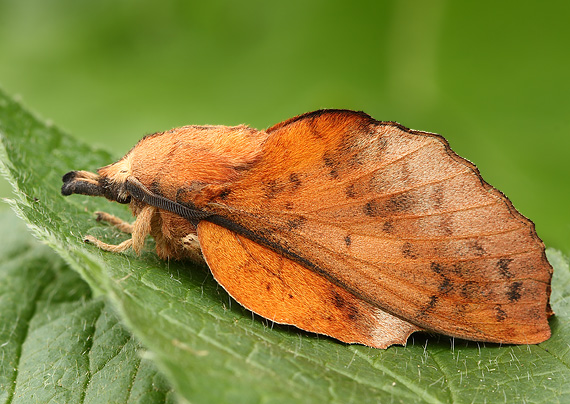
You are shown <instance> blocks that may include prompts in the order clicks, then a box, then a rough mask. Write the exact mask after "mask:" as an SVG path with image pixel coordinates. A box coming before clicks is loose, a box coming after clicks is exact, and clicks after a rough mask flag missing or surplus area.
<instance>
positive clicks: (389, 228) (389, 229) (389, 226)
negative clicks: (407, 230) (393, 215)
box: [382, 220, 394, 233]
mask: <svg viewBox="0 0 570 404" xmlns="http://www.w3.org/2000/svg"><path fill="white" fill-rule="evenodd" d="M392 230H394V224H393V223H392V221H390V220H388V221H386V222H384V224H383V225H382V231H383V232H384V233H392Z"/></svg>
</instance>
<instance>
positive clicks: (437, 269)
mask: <svg viewBox="0 0 570 404" xmlns="http://www.w3.org/2000/svg"><path fill="white" fill-rule="evenodd" d="M430 268H431V270H432V271H433V272H435V273H436V274H440V273H441V271H442V267H441V264H439V263H437V262H432V263H431V264H430Z"/></svg>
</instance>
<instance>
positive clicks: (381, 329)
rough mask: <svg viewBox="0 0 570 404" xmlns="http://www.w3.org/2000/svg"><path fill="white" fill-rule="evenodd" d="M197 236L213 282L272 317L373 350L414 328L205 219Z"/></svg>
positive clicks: (404, 336) (401, 340)
mask: <svg viewBox="0 0 570 404" xmlns="http://www.w3.org/2000/svg"><path fill="white" fill-rule="evenodd" d="M198 235H199V237H200V243H201V244H202V245H203V246H205V247H206V248H204V249H203V253H204V258H205V259H206V262H207V263H208V266H209V267H210V269H211V271H212V274H213V275H214V278H215V279H216V280H217V281H218V283H220V284H221V285H222V286H223V287H224V288H225V289H226V291H227V292H228V293H229V294H230V295H231V296H232V297H233V298H234V299H235V300H236V301H238V302H239V303H240V304H242V305H243V306H245V307H246V308H248V309H249V310H251V311H253V312H254V313H257V314H259V315H261V316H263V317H265V318H267V319H269V320H271V321H274V322H276V323H280V324H292V325H295V326H297V327H299V328H301V329H303V330H306V331H311V332H315V333H319V334H325V335H329V336H331V337H334V338H336V339H339V340H341V341H344V342H348V343H361V344H365V345H368V346H372V347H375V348H386V347H388V346H390V345H393V344H402V345H405V344H406V341H407V339H408V337H409V335H410V334H411V333H412V332H414V331H418V330H419V328H418V327H417V326H415V325H413V324H410V323H408V322H406V321H403V320H401V319H399V318H398V317H395V316H392V315H390V314H388V313H385V312H383V311H382V310H381V309H379V308H378V307H376V306H373V305H371V304H370V303H367V302H365V301H363V300H361V299H358V298H356V297H354V296H353V295H352V294H351V293H349V292H347V291H346V290H344V289H343V288H341V287H339V286H337V285H335V284H333V283H331V282H330V281H328V280H327V279H325V278H323V277H322V276H320V275H318V274H317V273H315V272H313V271H311V270H309V269H307V268H305V267H303V266H301V265H299V264H297V263H296V262H294V261H291V260H289V259H287V258H285V257H283V256H282V255H280V254H278V253H276V252H274V251H272V250H269V249H268V248H266V247H263V246H262V245H260V244H257V243H255V242H253V241H251V240H249V239H247V238H245V237H244V236H241V235H239V234H236V233H234V232H232V231H230V230H227V229H225V228H223V227H220V226H218V225H215V224H213V223H210V222H207V221H202V222H200V223H199V225H198Z"/></svg>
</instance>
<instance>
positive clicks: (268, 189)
mask: <svg viewBox="0 0 570 404" xmlns="http://www.w3.org/2000/svg"><path fill="white" fill-rule="evenodd" d="M263 188H264V190H265V197H266V198H269V199H273V198H275V197H276V196H277V195H278V194H279V193H281V192H282V191H283V190H284V189H285V187H284V186H283V185H282V184H278V183H277V181H275V180H270V181H267V182H265V183H264V184H263Z"/></svg>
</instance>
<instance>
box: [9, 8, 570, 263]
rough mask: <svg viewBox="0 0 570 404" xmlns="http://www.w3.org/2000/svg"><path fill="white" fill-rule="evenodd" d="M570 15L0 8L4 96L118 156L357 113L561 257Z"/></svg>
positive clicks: (568, 237) (568, 225) (569, 220)
mask: <svg viewBox="0 0 570 404" xmlns="http://www.w3.org/2000/svg"><path fill="white" fill-rule="evenodd" d="M569 21H570V2H568V1H550V2H534V1H532V2H531V1H505V2H497V1H487V0H485V1H477V2H458V1H455V2H453V1H332V0H327V1H325V0H317V1H311V0H302V1H300V0H289V1H286V2H268V1H260V0H257V1H227V0H212V1H207V2H205V1H182V0H181V1H162V2H155V1H152V2H151V1H134V0H131V1H128V0H101V1H92V2H86V1H76V0H52V1H44V0H18V1H16V0H14V1H9V0H0V86H1V87H3V88H4V89H5V90H6V91H8V92H9V93H11V94H12V95H15V96H18V97H20V99H22V101H23V102H24V104H25V105H27V106H28V107H29V108H31V109H32V110H33V111H36V112H37V113H38V114H39V115H40V116H42V117H43V118H45V119H48V120H50V121H53V122H54V123H55V124H56V125H58V126H60V127H62V128H64V129H65V130H66V131H68V132H70V133H71V134H73V135H74V136H77V137H81V138H85V139H86V140H87V141H88V142H90V143H92V144H96V145H99V146H101V147H105V148H108V149H111V150H113V151H115V152H116V155H117V157H119V156H121V155H122V154H124V153H125V152H126V151H127V150H128V149H130V147H132V146H133V145H134V144H135V143H136V141H137V140H138V139H139V138H140V137H141V136H142V135H144V134H147V133H152V132H155V131H159V130H165V129H169V128H172V127H176V126H180V125H184V124H226V125H235V124H240V123H247V124H249V125H251V126H253V127H257V128H264V127H267V126H270V125H272V124H274V123H277V122H279V121H281V120H284V119H286V118H289V117H292V116H294V115H297V114H300V113H303V112H307V111H310V110H314V109H319V108H350V109H355V110H364V111H366V112H368V113H369V114H371V115H372V116H374V117H375V118H376V119H379V120H395V121H398V122H400V123H402V124H404V125H406V126H408V127H411V128H414V129H420V130H425V131H431V132H437V133H440V134H442V135H444V136H445V137H446V138H447V139H448V140H449V142H450V143H451V146H452V147H453V148H454V150H455V151H456V152H458V153H459V154H460V155H462V156H464V157H466V158H468V159H470V160H471V161H473V162H475V164H477V166H478V167H479V169H480V170H481V172H482V174H483V176H484V178H485V179H486V180H487V181H488V182H490V183H491V184H492V185H494V186H496V187H497V188H499V189H500V190H502V191H503V192H504V193H505V194H507V195H508V196H509V198H510V199H511V200H512V201H513V203H514V205H515V206H516V207H517V208H518V209H519V210H520V211H521V212H522V213H523V214H524V215H526V216H528V217H530V218H531V219H532V220H533V221H534V222H535V223H536V225H537V230H538V233H539V235H540V236H541V237H542V238H543V240H544V241H545V242H546V244H547V245H548V246H552V247H557V248H559V249H562V250H563V251H565V252H567V253H568V252H570V215H569V207H568V202H569V194H570V181H569V173H570V169H569V168H568V158H569V154H570V136H569V135H570V121H569V113H570V97H569V95H570V68H569V66H570V23H569ZM72 168H74V169H90V170H93V169H95V168H96V167H70V169H72ZM62 174H63V173H62ZM9 194H10V190H9V187H8V185H7V184H6V183H5V182H2V183H1V184H0V195H2V196H8V195H9Z"/></svg>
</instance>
